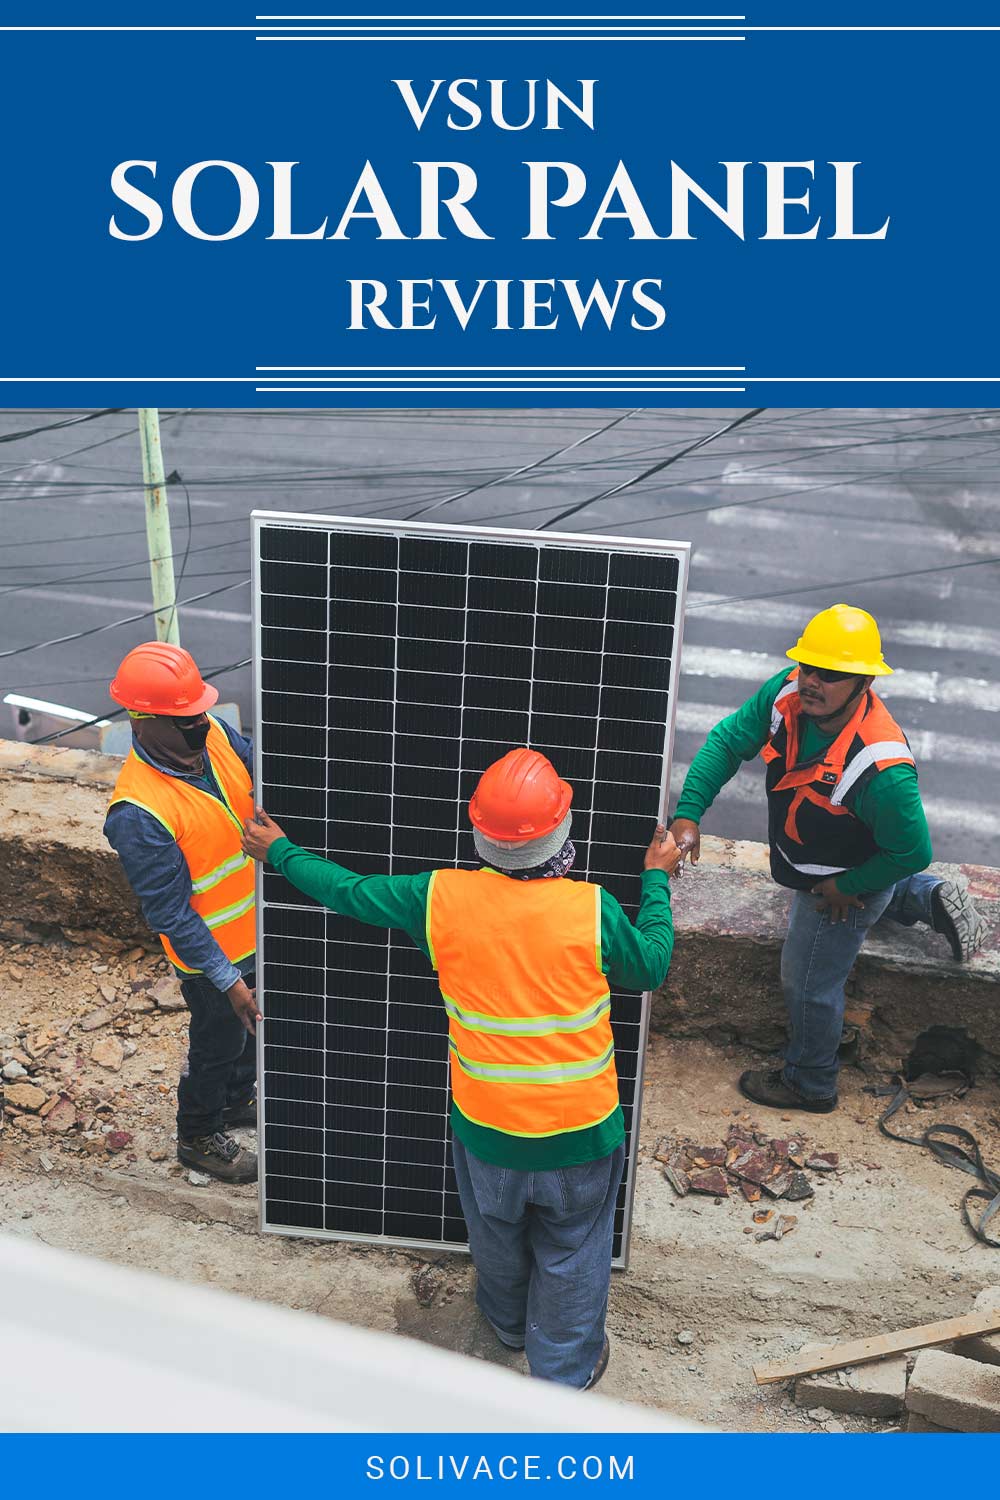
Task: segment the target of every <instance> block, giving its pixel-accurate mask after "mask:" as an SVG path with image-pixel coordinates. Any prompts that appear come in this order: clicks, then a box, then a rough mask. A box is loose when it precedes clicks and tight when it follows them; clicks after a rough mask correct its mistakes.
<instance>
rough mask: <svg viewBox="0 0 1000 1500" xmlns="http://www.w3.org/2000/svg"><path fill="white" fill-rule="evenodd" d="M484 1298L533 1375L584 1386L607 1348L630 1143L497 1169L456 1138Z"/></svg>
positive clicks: (480, 1292)
mask: <svg viewBox="0 0 1000 1500" xmlns="http://www.w3.org/2000/svg"><path fill="white" fill-rule="evenodd" d="M452 1152H453V1155H454V1160H455V1175H456V1177H457V1178H458V1191H459V1196H460V1197H461V1200H462V1211H463V1212H464V1214H465V1222H466V1224H467V1225H468V1227H469V1246H470V1249H471V1250H472V1259H473V1261H474V1262H475V1266H476V1270H477V1272H478V1273H479V1286H478V1289H477V1291H476V1301H477V1302H478V1304H479V1307H480V1309H481V1310H482V1312H483V1313H484V1315H485V1316H486V1318H488V1320H489V1321H490V1323H491V1324H492V1325H493V1328H494V1330H495V1331H496V1333H497V1335H498V1336H499V1338H500V1340H501V1342H502V1343H504V1344H507V1346H508V1347H509V1348H512V1349H519V1348H521V1346H522V1344H523V1346H524V1350H525V1353H526V1354H527V1356H528V1365H529V1368H530V1370H531V1373H532V1375H535V1376H538V1377H539V1378H540V1379H542V1380H554V1381H556V1382H558V1384H560V1385H571V1386H576V1387H578V1388H579V1387H582V1386H585V1385H586V1384H587V1381H588V1380H589V1379H590V1377H591V1375H592V1373H593V1371H594V1366H595V1365H596V1364H597V1361H598V1359H599V1357H600V1354H601V1350H602V1348H603V1347H604V1319H605V1316H606V1314H607V1310H608V1289H609V1287H610V1284H611V1240H612V1234H613V1230H614V1213H615V1199H616V1198H617V1196H618V1185H619V1183H620V1182H621V1177H622V1171H623V1169H624V1166H625V1147H624V1146H619V1147H618V1149H617V1150H616V1151H613V1152H612V1153H611V1155H610V1156H604V1157H602V1158H601V1159H600V1161H589V1162H585V1163H584V1164H583V1165H581V1166H577V1167H560V1168H557V1169H555V1170H553V1171H550V1172H518V1171H515V1170H513V1169H512V1168H508V1167H494V1166H491V1165H490V1164H489V1163H488V1162H484V1161H480V1159H479V1157H478V1156H473V1155H472V1153H471V1152H469V1151H466V1149H465V1147H464V1146H463V1145H462V1143H461V1141H459V1140H457V1139H455V1138H454V1137H453V1138H452Z"/></svg>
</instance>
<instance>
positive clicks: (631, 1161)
mask: <svg viewBox="0 0 1000 1500" xmlns="http://www.w3.org/2000/svg"><path fill="white" fill-rule="evenodd" d="M250 519H251V525H252V552H253V562H252V579H253V589H252V595H253V598H252V606H251V607H252V627H251V628H252V632H253V658H252V672H253V714H254V786H255V787H260V786H262V785H263V774H262V773H263V766H262V754H263V749H262V734H261V729H262V722H263V710H262V689H261V675H262V673H261V661H262V650H261V619H260V613H261V555H260V551H261V548H260V537H261V532H262V530H264V529H265V528H282V529H286V530H299V531H327V532H334V531H349V532H354V533H365V532H368V533H383V534H390V535H393V536H396V537H400V538H402V537H411V536H412V537H436V538H439V539H447V540H454V541H462V540H468V541H480V542H484V541H485V542H501V543H516V542H520V543H530V544H532V545H534V546H536V547H545V548H558V547H562V548H568V549H572V550H574V551H580V550H592V551H599V552H616V553H645V554H647V555H648V554H650V553H663V554H664V555H666V556H671V557H674V558H676V560H677V564H678V573H677V590H676V596H675V597H676V603H675V613H674V620H673V631H674V634H673V649H672V653H671V662H670V677H669V686H668V714H667V721H666V724H665V726H664V729H665V734H664V747H663V764H662V774H661V778H660V795H659V813H660V816H661V817H662V815H663V814H664V813H665V811H666V808H667V797H668V792H669V787H670V768H671V760H672V755H673V743H674V728H675V722H676V714H677V694H678V687H679V681H680V660H681V651H682V644H683V630H684V607H685V599H686V593H687V579H688V567H689V561H690V552H691V544H690V543H689V542H674V541H662V540H660V539H658V538H646V537H611V536H605V535H600V534H595V533H593V532H590V533H583V532H555V531H545V532H540V531H525V530H515V529H507V528H505V527H497V526H466V525H442V524H439V523H433V522H420V521H410V522H405V521H402V522H396V521H381V520H370V519H368V518H358V517H355V516H330V515H308V514H302V513H299V512H289V511H253V512H252V513H251V517H250ZM637 854H638V851H637ZM638 874H639V868H638V861H637V868H636V875H637V877H638ZM256 897H257V904H256V921H257V952H258V954H261V955H262V954H263V951H264V931H263V917H264V899H263V867H262V866H261V865H259V864H258V866H257V870H256ZM258 999H259V1001H260V1005H261V1010H262V1012H263V1015H264V1017H265V1020H264V1022H263V1025H259V1026H258V1027H257V1068H258V1078H259V1080H260V1086H259V1106H258V1109H259V1118H260V1126H261V1148H260V1149H261V1172H260V1180H259V1227H260V1231H261V1233H262V1234H278V1235H283V1236H291V1237H294V1238H299V1237H301V1238H306V1239H318V1240H327V1241H338V1240H339V1241H345V1242H347V1243H351V1244H366V1245H384V1246H386V1247H387V1248H395V1249H415V1250H433V1251H437V1252H439V1253H440V1252H441V1251H447V1252H452V1253H455V1254H461V1253H465V1254H468V1249H469V1247H468V1245H466V1244H461V1243H452V1242H451V1241H447V1240H443V1239H442V1240H430V1239H428V1240H424V1239H415V1238H404V1237H401V1236H396V1235H387V1234H378V1235H376V1234H362V1233H351V1232H346V1231H341V1230H328V1229H315V1228H308V1227H303V1226H291V1225H290V1226H285V1225H277V1224H269V1223H268V1222H267V1189H266V1170H265V1155H264V1128H265V1126H266V1121H267V1097H266V1086H265V1070H264V1035H263V1031H264V1027H266V1025H267V1020H266V1017H267V995H266V993H265V990H264V968H263V965H262V964H260V965H259V966H258ZM650 1007H651V996H650V994H649V992H648V991H647V992H645V993H644V994H643V995H642V997H641V1011H640V1022H639V1038H638V1056H637V1060H636V1077H635V1097H634V1104H633V1113H632V1129H631V1131H630V1139H629V1152H628V1158H627V1160H626V1163H625V1178H624V1180H625V1182H626V1194H625V1204H624V1220H623V1226H622V1251H621V1254H620V1255H619V1256H616V1257H615V1258H614V1260H613V1262H612V1265H613V1267H614V1268H615V1269H616V1270H625V1269H627V1266H628V1254H629V1246H630V1241H631V1229H632V1213H633V1203H634V1198H635V1172H636V1160H637V1153H638V1148H639V1123H640V1120H641V1116H642V1087H643V1071H644V1064H645V1052H646V1046H647V1043H648V1038H649V1017H650Z"/></svg>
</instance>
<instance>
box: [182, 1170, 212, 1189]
mask: <svg viewBox="0 0 1000 1500" xmlns="http://www.w3.org/2000/svg"><path fill="white" fill-rule="evenodd" d="M187 1179H188V1182H190V1183H191V1185H192V1187H208V1184H209V1183H210V1182H211V1180H212V1179H211V1178H210V1177H209V1176H208V1173H207V1172H195V1171H191V1172H189V1173H188V1174H187Z"/></svg>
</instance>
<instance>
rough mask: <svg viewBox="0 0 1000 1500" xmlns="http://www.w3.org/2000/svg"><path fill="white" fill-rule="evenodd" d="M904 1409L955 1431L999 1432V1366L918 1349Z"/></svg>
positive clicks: (933, 1350)
mask: <svg viewBox="0 0 1000 1500" xmlns="http://www.w3.org/2000/svg"><path fill="white" fill-rule="evenodd" d="M906 1408H907V1411H915V1412H918V1413H919V1414H920V1415H921V1416H922V1417H929V1418H930V1420H931V1421H932V1422H936V1423H937V1424H938V1426H940V1427H951V1428H954V1429H955V1431H957V1432H1000V1369H997V1368H996V1367H995V1366H993V1365H984V1364H980V1362H979V1361H978V1360H976V1359H963V1358H962V1356H961V1355H959V1354H945V1353H943V1352H942V1351H941V1350H940V1349H921V1351H920V1353H919V1354H918V1355H917V1362H916V1364H915V1365H914V1367H913V1374H912V1375H911V1376H910V1384H909V1386H908V1387H907V1391H906Z"/></svg>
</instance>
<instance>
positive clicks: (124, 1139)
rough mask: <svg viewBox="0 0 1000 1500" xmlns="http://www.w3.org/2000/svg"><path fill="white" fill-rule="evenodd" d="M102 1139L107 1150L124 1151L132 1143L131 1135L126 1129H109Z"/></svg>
mask: <svg viewBox="0 0 1000 1500" xmlns="http://www.w3.org/2000/svg"><path fill="white" fill-rule="evenodd" d="M104 1139H105V1142H106V1144H107V1148H108V1150H109V1151H124V1150H125V1147H126V1146H131V1144H132V1136H131V1134H130V1132H129V1131H127V1130H111V1131H109V1132H108V1134H107V1135H106V1136H105V1137H104Z"/></svg>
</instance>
